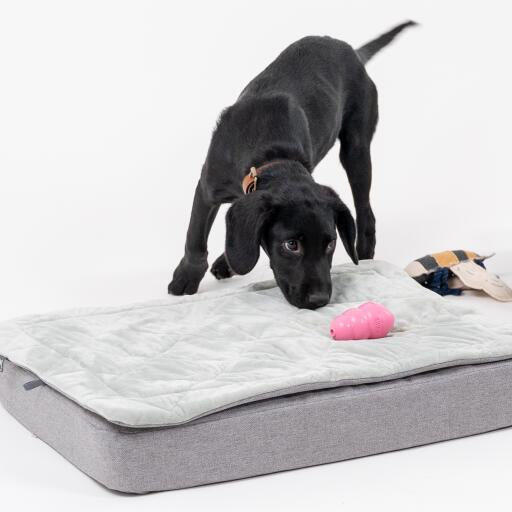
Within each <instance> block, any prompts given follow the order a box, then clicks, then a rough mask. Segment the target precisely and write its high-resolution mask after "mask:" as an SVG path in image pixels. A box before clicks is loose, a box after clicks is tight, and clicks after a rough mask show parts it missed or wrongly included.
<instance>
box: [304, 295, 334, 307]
mask: <svg viewBox="0 0 512 512" xmlns="http://www.w3.org/2000/svg"><path fill="white" fill-rule="evenodd" d="M329 299H330V296H329V294H328V293H326V292H316V293H310V294H309V295H308V298H307V300H308V306H309V307H310V308H311V309H316V308H320V307H322V306H325V305H326V304H327V303H328V302H329Z"/></svg>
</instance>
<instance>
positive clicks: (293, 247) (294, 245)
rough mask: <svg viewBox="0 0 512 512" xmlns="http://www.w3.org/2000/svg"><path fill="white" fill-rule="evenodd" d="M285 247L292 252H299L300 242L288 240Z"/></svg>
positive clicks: (284, 244)
mask: <svg viewBox="0 0 512 512" xmlns="http://www.w3.org/2000/svg"><path fill="white" fill-rule="evenodd" d="M283 247H284V248H285V249H286V250H287V251H290V252H299V242H298V241H297V240H287V241H286V242H284V243H283Z"/></svg>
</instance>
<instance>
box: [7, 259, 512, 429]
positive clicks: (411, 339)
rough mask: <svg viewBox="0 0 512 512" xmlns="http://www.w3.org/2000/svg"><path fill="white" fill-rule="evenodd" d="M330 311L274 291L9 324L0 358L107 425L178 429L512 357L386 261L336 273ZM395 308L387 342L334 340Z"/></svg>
mask: <svg viewBox="0 0 512 512" xmlns="http://www.w3.org/2000/svg"><path fill="white" fill-rule="evenodd" d="M332 278H333V294H332V299H331V303H330V304H329V305H328V306H325V307H323V308H320V309H317V310H314V311H311V310H304V309H297V308H296V307H294V306H291V305H290V304H288V303H287V302H286V301H285V299H284V298H283V296H282V294H281V292H280V290H279V289H278V288H277V287H276V285H275V283H274V282H273V281H267V282H263V283H256V284H253V285H249V286H245V287H242V288H239V289H230V290H224V291H214V292H208V293H201V294H198V295H193V296H186V297H168V298H165V299H162V300H156V301H150V302H145V303H140V304H133V305H129V306H125V307H114V308H96V309H92V308H87V309H76V310H71V311H67V312H60V313H54V314H46V315H33V316H26V317H22V318H18V319H15V320H12V321H8V322H4V323H2V324H0V355H1V356H3V357H5V358H7V359H9V360H10V361H12V362H13V363H15V364H17V365H19V366H21V367H23V368H25V369H27V370H29V371H31V372H32V373H34V374H35V375H37V376H38V377H39V378H40V379H41V380H43V381H44V382H45V383H46V384H48V385H49V386H51V387H53V388H54V389H56V390H57V391H59V392H61V393H62V394H64V395H65V396H67V397H69V398H70V399H72V400H74V401H75V402H77V403H78V404H80V405H81V406H82V407H84V408H86V409H89V410H91V411H93V412H95V413H97V414H99V415H101V416H103V417H104V418H105V419H107V420H108V421H111V422H113V423H117V424H120V425H125V426H132V427H153V426H170V425H177V424H181V423H185V422H188V421H191V420H193V419H195V418H198V417H200V416H204V415H206V414H210V413H213V412H216V411H219V410H222V409H226V408H228V407H233V406H235V405H239V404H242V403H246V402H250V401H254V400H257V399H262V398H269V397H273V396H279V395H284V394H289V393H293V392H299V391H307V390H313V389H322V388H328V387H334V386H341V385H353V384H362V383H369V382H376V381H383V380H389V379H392V378H397V377H402V376H405V375H411V374H414V373H419V372H422V371H426V370H430V369H436V368H441V367H445V366H454V365H460V364H470V363H475V362H486V361H494V360H500V359H508V358H512V324H509V325H501V324H500V325H496V324H492V323H491V322H489V321H488V320H487V319H486V318H485V317H483V316H481V315H479V314H477V313H476V312H474V311H472V310H470V309H468V308H464V307H462V306H460V305H458V304H456V303H454V302H452V301H448V300H446V299H444V298H442V297H439V296H438V295H436V294H435V293H433V292H431V291H428V290H426V289H424V288H422V287H421V286H420V285H419V284H418V283H416V282H415V281H414V280H413V279H411V278H410V277H409V276H408V275H407V274H406V273H405V272H403V271H402V270H400V269H398V268H397V267H395V266H393V265H391V264H389V263H385V262H382V261H362V262H360V264H359V265H358V266H355V265H352V264H346V265H339V266H336V267H333V269H332ZM370 300H371V301H374V302H379V303H381V304H383V305H384V306H386V307H388V308H389V309H390V310H391V311H392V312H393V314H394V316H395V326H394V328H393V330H392V331H391V333H390V334H389V335H388V336H387V337H386V338H382V339H377V340H360V341H334V340H332V338H331V336H330V332H329V326H330V323H331V321H332V319H333V318H334V316H336V315H339V314H341V313H342V312H343V311H345V310H346V309H348V308H350V307H355V306H358V305H360V304H361V303H363V302H366V301H370Z"/></svg>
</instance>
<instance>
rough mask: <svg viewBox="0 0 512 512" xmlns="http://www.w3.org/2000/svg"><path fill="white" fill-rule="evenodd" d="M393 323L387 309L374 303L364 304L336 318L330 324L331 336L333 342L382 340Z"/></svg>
mask: <svg viewBox="0 0 512 512" xmlns="http://www.w3.org/2000/svg"><path fill="white" fill-rule="evenodd" d="M394 322H395V317H394V316H393V313H391V311H389V309H387V308H385V307H384V306H383V305H381V304H376V303H375V302H365V303H364V304H361V305H360V306H359V307H357V308H350V309H347V311H345V312H344V313H343V314H341V315H339V316H337V317H336V318H335V319H334V320H333V321H332V323H331V334H332V337H333V338H334V339H335V340H364V339H372V338H383V337H384V336H386V334H387V333H388V332H389V331H390V330H391V329H392V328H393V324H394Z"/></svg>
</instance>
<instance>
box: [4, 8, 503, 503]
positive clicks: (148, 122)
mask: <svg viewBox="0 0 512 512" xmlns="http://www.w3.org/2000/svg"><path fill="white" fill-rule="evenodd" d="M409 18H412V19H415V20H417V21H419V22H420V23H421V24H422V26H421V27H419V28H415V29H410V30H408V31H407V32H405V33H404V34H403V35H402V36H401V37H400V38H399V39H398V40H397V41H396V42H395V43H394V44H393V45H392V46H390V47H389V48H387V49H385V50H384V51H382V53H381V54H379V55H378V56H377V57H376V58H375V59H374V60H373V61H371V62H370V64H369V65H368V70H369V73H370V75H371V76H372V78H373V79H374V81H375V82H376V84H377V87H378V90H379V98H380V123H379V126H378V129H377V133H376V136H375V139H374V144H373V163H374V184H373V189H372V202H373V206H374V211H375V214H376V217H377V239H378V242H377V252H376V257H378V258H380V259H386V260H388V261H391V262H393V263H396V264H398V265H401V266H403V265H405V264H406V263H408V262H409V261H410V260H412V259H414V258H416V257H419V256H422V255H423V254H426V253H428V252H435V251H441V250H445V249H459V248H461V249H469V250H474V251H477V252H480V253H487V252H492V251H496V252H497V253H498V255H497V256H496V257H495V258H494V259H493V260H490V261H489V265H488V266H489V268H490V269H491V270H493V271H495V272H499V273H505V274H506V273H507V272H512V261H511V260H512V218H511V217H512V214H511V207H510V201H511V197H512V190H511V185H512V170H511V165H510V160H509V154H510V144H511V142H510V137H509V134H510V119H511V117H512V101H511V99H510V97H511V93H510V91H511V90H512V71H511V69H510V64H509V63H510V47H511V43H512V36H511V35H510V12H509V9H508V8H507V2H496V1H495V2H492V1H487V2H485V3H484V4H482V3H481V2H468V1H451V2H446V1H442V2H441V1H440V2H418V1H416V2H411V1H403V2H399V1H386V2H381V1H377V0H375V1H373V2H369V1H361V0H358V1H354V2H348V1H344V0H335V1H324V0H315V1H314V2H311V1H299V0H294V1H281V2H278V1H276V0H274V1H265V0H258V1H256V2H246V1H238V2H234V1H233V2H229V1H221V0H216V1H214V2H203V3H201V2H188V3H187V4H186V5H185V3H183V2H181V3H179V4H178V3H175V2H171V1H168V2H150V1H139V2H130V1H118V2H116V1H88V2H85V1H84V2H70V1H62V2H55V1H46V2H37V1H36V2H25V1H10V2H7V1H1V2H0V178H1V181H0V236H1V238H0V244H1V245H0V277H1V281H0V283H1V286H0V319H6V318H9V317H12V316H15V315H20V314H25V313H36V312H37V313H39V312H44V311H49V310H52V309H59V308H67V307H75V306H86V305H91V306H97V305H112V304H121V303H125V302H132V301H139V300H145V299H150V298H158V297H162V296H164V295H165V293H166V287H167V283H168V281H169V278H170V276H171V272H172V269H173V268H174V266H175V265H176V264H177V263H178V261H179V259H180V258H181V256H182V250H183V244H184V238H185V231H186V226H187V222H188V217H189V213H190V206H191V201H192V194H193V190H194V187H195V183H196V180H197V178H198V175H199V171H200V168H201V164H202V162H203V159H204V157H205V154H206V150H207V147H208V143H209V138H210V134H211V131H212V129H213V127H214V125H215V121H216V119H217V117H218V114H219V112H220V111H221V109H222V108H224V107H225V106H227V105H229V104H231V103H232V102H233V101H234V100H235V99H236V97H237V95H238V93H239V92H240V91H241V89H242V88H243V87H244V86H245V84H246V83H247V82H248V81H249V80H250V79H251V78H252V77H253V76H254V75H256V74H257V73H258V72H259V71H260V70H261V69H262V68H263V67H265V66H266V65H267V64H268V63H269V62H270V61H271V60H272V59H273V58H275V56H276V55H277V54H278V53H279V52H280V51H281V50H282V49H283V48H284V47H285V46H286V45H288V44H289V43H291V42H293V41H294V40H296V39H298V38H300V37H302V36H304V35H309V34H319V35H324V34H328V35H331V36H334V37H339V38H341V39H344V40H346V41H347V42H349V43H351V44H353V45H354V46H358V45H360V44H362V43H364V42H366V41H367V40H369V39H371V38H373V37H375V36H376V35H378V34H380V33H381V32H383V31H385V30H387V29H388V28H390V27H391V26H393V25H394V24H396V23H398V22H401V21H403V20H405V19H409ZM337 153H338V150H337V148H336V149H334V150H333V151H331V153H329V155H328V156H327V157H326V158H325V160H324V161H323V162H322V163H321V164H320V165H319V166H318V169H317V172H316V174H315V176H316V179H317V180H318V181H319V182H321V183H326V184H330V185H331V186H334V188H336V189H337V190H338V191H339V192H340V194H341V195H342V197H343V198H344V199H346V201H347V202H348V203H349V204H352V203H351V198H350V194H349V190H348V185H347V180H346V178H345V175H344V172H343V170H342V169H341V167H340V164H339V162H338V159H337ZM224 212H225V208H224V209H222V210H221V212H220V214H219V216H218V219H217V222H216V224H215V226H214V229H213V232H212V235H211V241H210V261H213V260H214V258H215V257H216V256H217V255H218V254H220V253H221V252H222V247H223V237H224V221H223V216H224ZM347 260H348V257H347V256H346V254H345V253H344V252H343V251H342V250H341V249H339V250H338V251H337V253H336V256H335V261H336V262H337V263H341V262H344V261H347ZM267 277H270V272H269V270H268V268H267V261H266V257H265V256H263V257H262V260H261V261H260V263H259V264H258V266H257V268H256V269H255V270H254V271H253V272H252V273H251V274H250V275H249V276H245V277H243V278H241V277H237V278H233V279H232V280H231V281H229V282H221V283H219V282H216V281H215V280H214V279H213V277H211V276H210V275H209V274H208V275H207V277H206V278H205V280H204V281H203V283H202V285H201V288H200V291H201V290H207V289H213V288H220V287H225V286H237V285H240V284H242V283H245V282H248V281H253V280H257V279H260V278H267ZM455 300H466V299H464V298H459V299H455ZM473 302H474V304H475V305H476V306H477V307H479V306H480V305H482V307H485V310H486V311H488V312H489V314H491V315H493V314H494V315H497V316H498V313H499V316H501V317H503V316H504V315H505V316H507V315H509V316H510V311H511V309H510V308H512V306H510V305H504V304H501V305H500V304H496V303H493V302H492V301H490V300H488V301H486V300H485V299H481V298H474V300H473ZM0 440H1V452H0V457H1V459H0V460H1V464H0V500H1V504H0V507H2V508H5V509H6V510H8V509H9V508H12V507H14V506H16V508H17V510H20V509H21V510H24V507H26V509H27V510H28V509H38V510H41V509H51V510H69V509H70V508H71V509H72V510H81V509H84V510H85V509H88V510H89V509H91V508H95V509H98V508H99V509H106V508H107V507H108V509H109V510H116V509H117V510H120V509H125V510H135V509H136V510H140V509H141V507H143V509H144V510H150V509H151V508H152V507H154V509H157V508H161V509H164V508H165V509H166V510H180V509H183V510H196V509H197V510H199V509H201V510H203V509H208V510H212V511H213V510H226V509H231V508H236V509H241V508H243V509H245V510H262V509H264V508H268V509H271V510H274V509H275V510H277V509H279V510H294V511H296V510H312V509H315V510H316V509H325V510H329V509H335V508H338V509H339V508H340V506H345V507H346V509H347V510H374V509H379V510H393V511H396V510H407V509H414V510H431V509H432V508H433V507H435V508H436V509H437V510H448V509H453V507H455V509H460V508H462V507H464V509H465V510H481V509H493V508H494V509H496V508H500V506H501V508H503V507H505V505H506V504H509V487H510V485H509V479H510V457H511V456H512V432H511V431H510V430H505V431H500V432H496V433H492V434H486V435H481V436H478V437H473V438H469V439H464V440H458V441H453V442H450V443H443V444H438V445H434V446H428V447H424V448H416V449H412V450H407V451H402V452H396V453H392V454H387V455H381V456H376V457H369V458H365V459H360V460H355V461H350V462H345V463H340V464H331V465H328V466H322V467H317V468H311V469H306V470H301V471H293V472H288V473H283V474H280V475H273V476H267V477H260V478H253V479H249V480H245V481H242V482H235V483H228V484H220V485H214V486H208V487H203V488H198V489H190V490H184V491H179V492H173V493H161V494H156V495H150V496H146V497H139V498H134V497H123V496H120V495H117V494H114V493H110V492H108V491H106V490H105V489H103V488H102V487H100V486H99V485H97V484H96V483H94V482H93V481H92V480H90V479H88V478H87V477H85V476H84V475H82V474H81V473H80V472H79V471H77V470H76V469H74V468H73V467H72V466H71V465H70V464H69V463H67V462H66V461H64V460H63V459H62V458H61V457H60V456H59V455H57V454H56V453H55V452H53V451H52V450H51V449H49V448H48V447H47V446H46V445H44V444H43V443H42V442H40V441H38V440H37V439H35V438H33V437H31V436H30V434H29V433H28V432H27V431H25V430H24V429H23V428H22V427H20V426H19V425H18V424H17V423H16V422H15V421H14V420H13V419H12V418H11V417H9V416H8V415H7V413H5V411H4V410H3V409H0ZM20 507H22V508H20Z"/></svg>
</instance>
